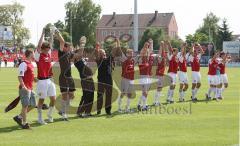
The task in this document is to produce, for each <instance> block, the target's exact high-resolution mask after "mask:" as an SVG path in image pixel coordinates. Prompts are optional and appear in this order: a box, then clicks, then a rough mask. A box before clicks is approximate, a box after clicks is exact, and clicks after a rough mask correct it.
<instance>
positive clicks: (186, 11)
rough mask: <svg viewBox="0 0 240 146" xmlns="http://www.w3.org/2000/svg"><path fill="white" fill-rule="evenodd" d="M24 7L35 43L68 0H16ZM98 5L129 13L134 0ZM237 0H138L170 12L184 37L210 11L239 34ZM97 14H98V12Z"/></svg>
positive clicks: (145, 9) (1, 0)
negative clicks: (44, 27) (43, 29)
mask: <svg viewBox="0 0 240 146" xmlns="http://www.w3.org/2000/svg"><path fill="white" fill-rule="evenodd" d="M16 1H17V2H19V3H21V4H22V5H24V6H25V11H24V16H23V18H24V22H25V26H26V27H28V28H29V29H30V31H31V39H30V42H32V43H34V44H36V43H37V40H38V38H37V37H38V36H39V35H40V33H41V30H42V27H43V26H44V25H45V24H47V23H49V22H50V23H54V22H56V21H57V20H62V21H63V20H64V17H65V9H64V4H65V3H66V2H68V1H70V0H16ZM93 1H94V2H95V3H97V4H99V5H101V7H102V14H112V12H116V13H133V10H134V9H133V8H134V7H133V6H134V5H133V2H134V0H93ZM12 2H13V1H12V0H0V5H1V4H8V3H12ZM239 8H240V7H239V2H238V0H228V1H219V0H138V12H139V13H154V11H155V10H158V12H162V13H166V12H174V14H175V16H176V19H177V24H178V30H179V36H180V37H181V38H182V39H185V36H186V35H187V34H190V33H194V31H195V30H196V29H197V28H198V27H199V26H200V25H201V24H202V19H203V18H204V17H205V16H206V14H207V13H209V12H213V13H214V14H216V15H217V16H218V17H220V18H222V19H223V18H227V20H228V24H229V26H230V30H231V31H233V32H234V34H240V13H239ZM102 14H101V15H102Z"/></svg>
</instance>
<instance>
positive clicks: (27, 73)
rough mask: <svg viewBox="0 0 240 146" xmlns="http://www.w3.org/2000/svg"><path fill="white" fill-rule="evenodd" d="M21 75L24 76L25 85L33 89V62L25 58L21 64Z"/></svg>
mask: <svg viewBox="0 0 240 146" xmlns="http://www.w3.org/2000/svg"><path fill="white" fill-rule="evenodd" d="M19 76H21V77H22V79H23V83H24V85H25V87H26V88H27V89H29V90H32V89H33V81H34V66H33V64H32V62H30V61H27V60H25V61H23V62H22V63H21V64H20V65H19Z"/></svg>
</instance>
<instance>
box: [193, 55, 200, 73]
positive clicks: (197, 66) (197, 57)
mask: <svg viewBox="0 0 240 146" xmlns="http://www.w3.org/2000/svg"><path fill="white" fill-rule="evenodd" d="M200 59H201V55H193V56H191V57H190V62H191V67H192V71H196V72H199V71H200Z"/></svg>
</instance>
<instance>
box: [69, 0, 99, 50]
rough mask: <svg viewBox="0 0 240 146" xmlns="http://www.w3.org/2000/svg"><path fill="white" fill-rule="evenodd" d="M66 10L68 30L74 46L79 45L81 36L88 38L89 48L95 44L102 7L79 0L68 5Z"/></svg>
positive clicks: (85, 0) (88, 1)
mask: <svg viewBox="0 0 240 146" xmlns="http://www.w3.org/2000/svg"><path fill="white" fill-rule="evenodd" d="M65 9H66V30H67V32H68V33H69V34H70V35H71V34H72V42H73V45H74V46H75V45H78V43H79V39H80V37H81V36H86V37H87V44H86V45H87V46H89V45H90V44H94V43H95V41H96V40H95V39H96V34H95V31H96V26H97V22H98V20H99V18H100V13H101V7H100V6H99V5H96V4H94V3H93V2H92V0H78V1H75V2H68V3H66V5H65ZM73 30H74V31H73Z"/></svg>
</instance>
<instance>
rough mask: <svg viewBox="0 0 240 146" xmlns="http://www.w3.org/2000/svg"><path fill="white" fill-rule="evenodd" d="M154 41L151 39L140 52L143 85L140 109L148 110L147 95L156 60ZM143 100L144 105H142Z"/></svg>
mask: <svg viewBox="0 0 240 146" xmlns="http://www.w3.org/2000/svg"><path fill="white" fill-rule="evenodd" d="M152 44H153V42H152V40H151V39H149V40H148V41H147V42H146V43H145V44H144V47H143V49H142V50H141V52H140V61H139V72H140V85H141V87H142V96H141V97H139V101H138V106H137V107H138V109H139V110H147V109H148V106H147V96H148V91H149V89H150V86H151V78H150V77H151V76H152V65H153V62H154V56H153V53H152V51H153V48H152V47H153V46H152ZM141 102H143V105H141Z"/></svg>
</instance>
